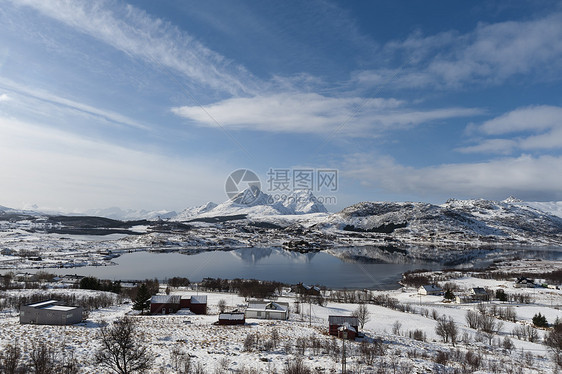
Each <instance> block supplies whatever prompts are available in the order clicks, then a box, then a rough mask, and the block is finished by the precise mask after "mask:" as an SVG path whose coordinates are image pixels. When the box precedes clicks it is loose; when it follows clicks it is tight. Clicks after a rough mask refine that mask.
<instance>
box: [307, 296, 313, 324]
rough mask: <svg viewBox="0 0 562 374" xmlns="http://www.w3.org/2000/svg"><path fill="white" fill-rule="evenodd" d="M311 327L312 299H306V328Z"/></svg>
mask: <svg viewBox="0 0 562 374" xmlns="http://www.w3.org/2000/svg"><path fill="white" fill-rule="evenodd" d="M311 326H312V297H310V298H309V299H308V327H311Z"/></svg>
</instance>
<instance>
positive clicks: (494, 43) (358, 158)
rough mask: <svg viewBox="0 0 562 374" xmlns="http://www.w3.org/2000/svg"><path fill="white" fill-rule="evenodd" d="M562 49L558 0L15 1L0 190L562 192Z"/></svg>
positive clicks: (49, 194) (125, 202)
mask: <svg viewBox="0 0 562 374" xmlns="http://www.w3.org/2000/svg"><path fill="white" fill-rule="evenodd" d="M561 66H562V3H561V2H556V1H515V2H507V3H506V2H499V1H498V2H495V1H482V2H450V1H434V2H420V1H403V2H397V1H373V2H367V1H314V0H311V1H305V2H302V1H241V0H240V1H205V2H201V1H180V0H177V1H172V0H170V1H158V2H156V1H149V0H146V1H134V2H122V1H117V0H115V1H96V2H91V1H86V0H83V1H80V0H76V1H54V0H18V1H15V0H14V1H11V0H0V160H1V161H2V162H1V163H0V175H2V177H3V178H2V189H1V191H2V197H1V198H0V204H1V205H6V206H10V207H15V208H24V207H26V208H29V207H31V206H32V205H33V204H36V205H37V206H38V207H40V208H43V209H53V210H63V211H82V210H85V209H89V208H103V207H109V206H119V207H122V208H144V209H175V210H180V209H183V208H185V207H187V206H193V205H197V204H202V203H204V202H206V201H209V200H212V201H217V202H221V201H223V200H225V199H226V195H225V192H224V183H225V181H226V178H227V177H228V175H229V173H230V172H231V171H233V170H236V169H239V168H248V169H251V170H253V171H255V172H256V173H258V174H259V176H260V177H261V179H262V182H263V184H264V185H265V184H266V183H265V181H266V179H267V175H266V173H267V172H268V170H269V169H270V168H273V169H300V168H305V169H314V170H317V169H335V170H338V173H339V174H338V177H339V186H338V191H336V192H333V193H332V194H333V195H334V196H335V197H336V198H337V204H335V205H332V206H328V208H329V209H330V210H333V211H335V210H338V209H340V208H343V207H344V206H347V205H350V204H352V203H355V202H358V201H365V200H372V201H375V200H401V201H403V200H409V201H429V202H435V203H441V202H444V201H445V200H446V199H448V198H450V197H454V198H487V199H503V198H506V197H507V196H509V195H513V196H516V197H519V198H521V199H524V200H534V201H546V200H562V188H561V187H562V154H561V148H562V120H561V119H562V95H561V93H562V92H561V91H562V90H561V79H562V69H561V68H560V67H561Z"/></svg>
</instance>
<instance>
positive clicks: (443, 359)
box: [434, 351, 449, 365]
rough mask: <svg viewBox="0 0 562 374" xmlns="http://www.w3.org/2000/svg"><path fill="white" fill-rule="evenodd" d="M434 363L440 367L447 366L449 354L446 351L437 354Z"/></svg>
mask: <svg viewBox="0 0 562 374" xmlns="http://www.w3.org/2000/svg"><path fill="white" fill-rule="evenodd" d="M434 361H435V363H437V364H439V365H447V362H448V361H449V352H445V351H439V352H437V355H436V356H435V360H434Z"/></svg>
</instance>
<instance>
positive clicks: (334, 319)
mask: <svg viewBox="0 0 562 374" xmlns="http://www.w3.org/2000/svg"><path fill="white" fill-rule="evenodd" d="M345 323H347V324H349V325H350V326H358V325H359V320H358V319H357V317H353V316H328V324H330V325H343V324H345Z"/></svg>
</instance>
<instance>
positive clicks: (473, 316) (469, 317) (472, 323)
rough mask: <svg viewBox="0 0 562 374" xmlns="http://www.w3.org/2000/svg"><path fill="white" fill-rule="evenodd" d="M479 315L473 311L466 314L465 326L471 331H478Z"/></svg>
mask: <svg viewBox="0 0 562 374" xmlns="http://www.w3.org/2000/svg"><path fill="white" fill-rule="evenodd" d="M479 317H480V316H479V314H478V313H477V312H475V311H473V310H469V311H467V312H466V317H465V319H466V324H467V325H468V327H470V328H471V329H475V330H476V329H478V328H479V327H480V318H479Z"/></svg>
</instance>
